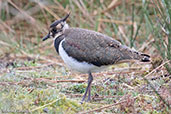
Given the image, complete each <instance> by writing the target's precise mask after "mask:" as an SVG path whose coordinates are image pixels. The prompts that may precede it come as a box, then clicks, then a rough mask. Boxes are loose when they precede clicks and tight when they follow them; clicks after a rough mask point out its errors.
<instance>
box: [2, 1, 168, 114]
mask: <svg viewBox="0 0 171 114" xmlns="http://www.w3.org/2000/svg"><path fill="white" fill-rule="evenodd" d="M0 9H1V10H0V11H1V12H0V113H59V114H75V113H80V114H86V113H92V114H96V113H105V114H111V113H119V114H120V113H144V114H146V113H152V114H168V113H169V112H170V111H171V110H170V104H171V99H170V98H171V94H170V90H171V86H170V83H171V81H170V79H171V61H170V60H171V1H170V0H99V1H98V0H87V1H86V0H49V1H47V0H1V1H0ZM68 12H71V15H70V17H69V19H68V20H67V22H68V24H69V25H70V26H71V27H80V28H86V29H90V30H95V31H98V32H101V33H104V34H107V35H109V36H111V37H113V38H115V39H116V40H118V41H120V42H121V43H123V44H125V45H127V46H129V47H132V48H135V49H136V50H139V51H141V52H144V53H147V54H149V55H151V57H152V62H151V63H141V64H140V63H124V64H119V65H113V66H111V67H109V69H108V70H106V71H102V72H100V73H94V81H93V85H92V97H93V100H92V102H89V103H84V104H82V105H81V104H80V103H79V101H81V98H82V95H83V93H84V91H85V87H86V81H87V75H86V74H79V73H77V72H71V71H70V69H68V68H67V67H66V66H65V64H64V63H63V61H62V60H61V59H60V57H59V56H58V55H57V54H56V52H55V49H54V47H53V41H52V40H48V41H46V42H42V37H43V36H45V35H46V34H47V33H48V27H49V25H50V24H51V23H52V22H53V21H54V20H56V19H60V18H62V17H63V16H65V15H66V14H67V13H68Z"/></svg>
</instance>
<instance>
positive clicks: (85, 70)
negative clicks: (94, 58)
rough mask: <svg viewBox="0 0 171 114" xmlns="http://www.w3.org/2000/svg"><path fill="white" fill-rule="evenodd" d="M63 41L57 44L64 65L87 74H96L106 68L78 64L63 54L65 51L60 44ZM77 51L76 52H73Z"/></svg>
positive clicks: (82, 63) (84, 63)
mask: <svg viewBox="0 0 171 114" xmlns="http://www.w3.org/2000/svg"><path fill="white" fill-rule="evenodd" d="M63 41H65V39H64V40H62V41H61V42H60V44H59V55H60V56H61V58H62V59H63V61H64V63H65V64H67V66H68V67H69V68H71V69H73V70H75V71H78V72H81V73H88V72H98V71H100V70H102V69H104V68H106V66H102V67H97V66H95V65H93V64H89V63H86V62H79V61H77V60H76V59H74V58H72V57H70V56H68V54H67V53H66V52H65V50H64V49H63V47H62V43H63ZM75 51H77V50H75Z"/></svg>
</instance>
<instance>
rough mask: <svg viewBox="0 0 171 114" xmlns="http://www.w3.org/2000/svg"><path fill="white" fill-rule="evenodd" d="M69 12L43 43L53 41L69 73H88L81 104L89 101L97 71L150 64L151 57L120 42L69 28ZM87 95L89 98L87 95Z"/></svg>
mask: <svg viewBox="0 0 171 114" xmlns="http://www.w3.org/2000/svg"><path fill="white" fill-rule="evenodd" d="M69 15H70V13H68V14H67V15H66V16H65V17H63V18H61V19H59V20H55V21H54V22H53V23H52V24H51V25H50V27H49V32H48V34H47V35H46V36H45V37H43V41H45V40H47V39H48V38H53V40H54V47H55V49H56V52H57V53H58V54H59V55H60V57H61V58H62V60H63V61H64V63H65V64H66V65H67V66H68V67H69V68H71V69H72V70H75V71H78V72H81V73H86V74H88V84H87V87H86V90H85V93H84V95H83V97H82V100H81V103H83V102H84V101H85V99H86V97H87V100H86V101H87V102H89V101H91V85H92V81H93V75H92V73H94V72H99V71H101V70H102V69H104V68H107V67H108V66H110V65H113V64H118V63H124V62H129V61H131V60H138V61H141V62H149V61H150V56H149V55H148V54H144V53H141V52H138V51H136V50H134V49H131V48H129V47H127V46H125V45H122V44H121V43H120V42H119V41H117V40H115V39H114V38H112V37H109V36H107V35H105V34H102V33H99V32H96V31H93V30H88V29H83V28H75V27H69V25H68V24H67V23H66V20H67V19H68V17H69ZM87 94H88V96H87Z"/></svg>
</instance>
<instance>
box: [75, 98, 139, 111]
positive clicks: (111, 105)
mask: <svg viewBox="0 0 171 114" xmlns="http://www.w3.org/2000/svg"><path fill="white" fill-rule="evenodd" d="M136 98H137V97H135V98H133V99H136ZM127 101H128V100H123V101H119V102H117V103H114V104H110V105H106V106H102V107H100V108H95V109H93V110H88V111H84V112H80V113H78V114H89V113H91V112H94V111H99V110H102V109H105V108H110V107H113V106H116V105H119V104H122V103H125V102H127Z"/></svg>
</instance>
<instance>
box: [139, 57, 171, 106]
mask: <svg viewBox="0 0 171 114" xmlns="http://www.w3.org/2000/svg"><path fill="white" fill-rule="evenodd" d="M168 62H170V60H168V61H166V62H164V63H163V64H161V65H160V66H158V67H157V68H155V69H154V70H152V71H151V72H150V73H148V74H147V75H145V76H142V77H143V79H144V80H145V81H146V82H147V84H148V85H150V87H151V88H152V90H153V91H154V92H155V93H156V95H157V96H158V97H159V98H160V99H161V100H162V101H163V103H164V104H166V105H167V107H168V108H170V105H169V104H168V103H167V102H166V101H165V99H163V98H162V97H161V95H160V94H159V93H158V92H157V90H156V89H155V87H154V86H153V85H152V84H151V83H150V82H149V81H148V80H147V78H146V77H147V76H149V75H151V74H152V73H153V72H155V71H156V70H158V69H159V68H160V67H162V66H164V65H165V64H166V63H168Z"/></svg>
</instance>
